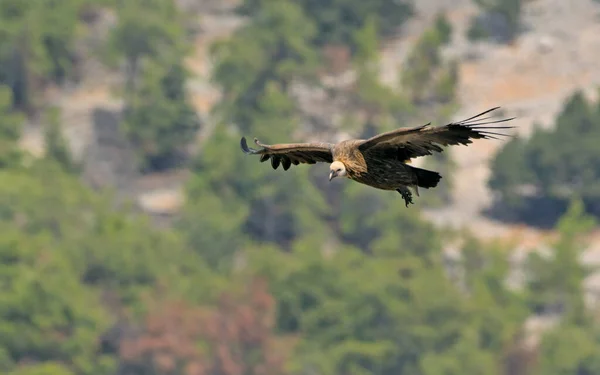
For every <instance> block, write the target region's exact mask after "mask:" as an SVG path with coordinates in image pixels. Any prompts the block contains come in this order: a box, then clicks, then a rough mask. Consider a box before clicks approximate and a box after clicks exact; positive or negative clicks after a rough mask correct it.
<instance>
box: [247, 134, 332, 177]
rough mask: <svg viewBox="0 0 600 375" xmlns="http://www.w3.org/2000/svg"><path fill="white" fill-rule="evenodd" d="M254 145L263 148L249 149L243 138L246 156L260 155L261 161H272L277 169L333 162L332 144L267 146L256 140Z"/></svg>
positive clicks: (272, 164)
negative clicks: (280, 166)
mask: <svg viewBox="0 0 600 375" xmlns="http://www.w3.org/2000/svg"><path fill="white" fill-rule="evenodd" d="M254 143H256V145H257V146H259V147H261V148H260V149H259V150H255V149H253V148H250V147H248V144H247V143H246V138H245V137H242V139H241V141H240V146H241V147H242V151H243V152H244V153H245V154H249V155H260V161H261V163H262V162H265V161H267V160H269V159H271V166H272V167H273V169H277V168H278V167H279V165H280V164H281V165H282V166H283V169H284V170H286V171H287V170H288V169H289V168H290V166H291V165H292V164H294V165H298V164H316V163H317V162H325V163H331V162H333V154H332V148H333V145H332V144H331V143H322V142H315V143H280V144H275V145H265V144H262V143H260V142H259V141H258V139H256V138H255V139H254Z"/></svg>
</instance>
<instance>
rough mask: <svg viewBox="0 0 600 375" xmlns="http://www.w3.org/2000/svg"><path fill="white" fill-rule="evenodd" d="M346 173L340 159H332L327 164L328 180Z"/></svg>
mask: <svg viewBox="0 0 600 375" xmlns="http://www.w3.org/2000/svg"><path fill="white" fill-rule="evenodd" d="M345 175H346V166H345V165H344V163H342V162H341V161H337V160H336V161H334V162H333V163H331V165H330V166H329V181H331V180H333V179H334V178H336V177H343V176H345Z"/></svg>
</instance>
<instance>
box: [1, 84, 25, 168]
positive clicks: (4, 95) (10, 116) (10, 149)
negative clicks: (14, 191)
mask: <svg viewBox="0 0 600 375" xmlns="http://www.w3.org/2000/svg"><path fill="white" fill-rule="evenodd" d="M22 124H23V118H22V116H21V115H20V114H18V113H16V112H15V111H14V110H12V92H11V90H10V89H9V88H8V87H7V86H2V85H0V150H1V151H0V167H1V168H6V167H12V166H16V165H18V164H19V163H20V162H21V158H22V151H21V149H20V147H19V143H18V142H19V139H20V138H21V128H22Z"/></svg>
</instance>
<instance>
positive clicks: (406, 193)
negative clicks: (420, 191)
mask: <svg viewBox="0 0 600 375" xmlns="http://www.w3.org/2000/svg"><path fill="white" fill-rule="evenodd" d="M396 191H397V192H398V193H400V195H402V199H404V202H405V203H406V207H408V205H409V204H414V203H413V200H412V193H411V192H410V190H408V188H407V187H406V186H403V187H401V188H398V189H396Z"/></svg>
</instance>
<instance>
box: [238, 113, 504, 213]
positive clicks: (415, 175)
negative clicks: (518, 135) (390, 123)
mask: <svg viewBox="0 0 600 375" xmlns="http://www.w3.org/2000/svg"><path fill="white" fill-rule="evenodd" d="M498 108H500V107H495V108H492V109H488V110H487V111H485V112H482V113H480V114H478V115H475V116H473V117H470V118H468V119H466V120H462V121H458V122H452V123H449V124H446V125H444V126H439V127H432V126H431V124H430V123H429V124H425V125H421V126H415V127H411V128H400V129H396V130H392V131H390V132H386V133H382V134H378V135H376V136H374V137H371V138H369V139H349V140H345V141H341V142H339V143H336V144H333V143H323V142H314V143H287V144H275V145H266V144H262V143H261V142H259V141H258V139H256V138H255V139H254V143H256V145H257V146H259V147H260V149H258V150H256V149H252V148H250V147H248V144H247V142H246V138H244V137H242V139H241V141H240V145H241V147H242V151H243V152H244V153H246V154H250V155H260V161H261V162H265V161H267V160H271V166H272V167H273V169H277V168H278V167H279V166H280V165H281V166H282V167H283V169H284V170H288V169H289V168H290V166H291V165H292V164H293V165H298V164H316V163H317V162H323V163H330V166H329V181H331V180H332V179H334V178H335V177H346V178H349V179H351V180H354V181H356V182H359V183H362V184H365V185H368V186H371V187H374V188H376V189H381V190H394V191H397V192H399V193H400V194H401V195H402V198H403V199H404V201H405V203H406V206H407V207H408V204H409V203H413V201H412V193H411V191H410V190H409V188H412V189H414V190H415V192H416V194H417V196H418V195H419V190H418V188H419V187H422V188H426V189H429V188H434V187H436V186H437V184H438V182H439V181H440V179H441V178H442V176H441V175H440V174H439V173H437V172H434V171H429V170H426V169H421V168H416V167H413V166H411V165H408V163H410V160H411V159H413V158H417V157H420V156H426V155H432V153H433V152H442V151H443V148H442V146H452V145H459V144H462V145H468V144H470V143H472V142H473V141H472V139H498V138H497V137H501V136H506V134H501V133H498V132H497V130H500V129H510V128H513V127H512V126H488V125H492V124H498V123H503V122H507V121H510V120H512V119H514V118H507V119H502V120H492V119H491V117H482V116H484V115H486V114H488V113H490V112H492V111H494V110H496V109H498Z"/></svg>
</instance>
